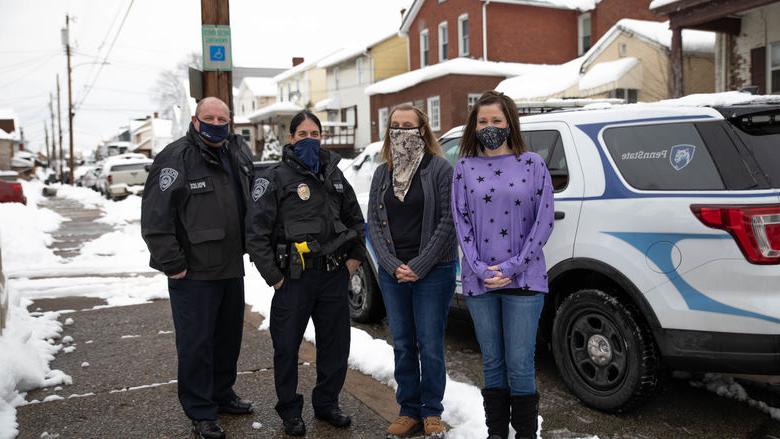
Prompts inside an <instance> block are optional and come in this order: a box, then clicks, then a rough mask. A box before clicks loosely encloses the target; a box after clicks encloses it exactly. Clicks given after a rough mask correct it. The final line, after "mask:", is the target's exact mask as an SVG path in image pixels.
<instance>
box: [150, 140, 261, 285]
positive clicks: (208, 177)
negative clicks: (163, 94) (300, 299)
mask: <svg viewBox="0 0 780 439" xmlns="http://www.w3.org/2000/svg"><path fill="white" fill-rule="evenodd" d="M227 147H228V151H229V152H230V156H231V162H232V163H233V172H234V173H235V174H236V175H238V176H239V180H240V182H241V192H242V193H241V196H242V197H243V198H244V204H245V205H246V206H248V205H249V202H250V201H251V199H252V198H251V195H250V189H251V184H252V179H253V174H254V171H253V167H252V156H251V153H250V151H249V149H248V148H247V147H246V145H245V144H244V141H243V139H242V138H241V137H239V136H235V135H231V136H230V137H229V139H228V143H227ZM235 188H236V185H235V183H234V181H233V180H232V179H231V177H230V175H229V174H228V173H227V172H226V171H225V169H224V168H223V167H222V164H221V163H220V160H219V157H218V156H217V154H216V152H215V151H214V150H213V149H212V148H210V147H209V146H207V145H206V144H205V143H203V141H202V140H201V138H200V136H199V135H198V133H197V132H196V131H195V128H194V127H193V126H192V125H190V129H189V131H188V132H187V135H186V136H184V137H182V138H181V139H178V140H176V141H175V142H173V143H171V144H170V145H168V146H166V147H165V149H163V150H162V151H161V152H160V153H159V154H158V155H157V157H155V159H154V163H153V164H152V167H151V169H150V171H149V177H148V178H147V179H146V185H145V187H144V195H143V201H142V203H141V234H142V235H143V238H144V241H146V245H147V247H148V248H149V253H150V254H151V258H150V259H151V261H150V263H149V265H150V266H151V267H152V268H154V269H157V270H160V271H162V272H164V273H165V274H167V275H172V274H176V273H180V272H182V271H184V270H185V269H186V270H187V278H189V279H196V280H217V279H228V278H235V277H241V276H243V275H244V265H243V254H244V250H245V245H244V244H245V243H244V233H243V231H242V225H243V218H242V217H241V216H240V210H241V208H240V207H239V206H237V204H238V203H237V199H236V196H235V192H234V191H235Z"/></svg>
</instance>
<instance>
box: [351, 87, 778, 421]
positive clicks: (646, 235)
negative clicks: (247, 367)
mask: <svg viewBox="0 0 780 439" xmlns="http://www.w3.org/2000/svg"><path fill="white" fill-rule="evenodd" d="M520 125H521V129H522V131H523V133H522V135H523V138H524V140H525V142H526V144H527V145H528V147H529V148H530V149H531V150H533V151H535V152H537V153H539V154H540V155H541V156H542V157H544V158H545V160H546V162H547V166H548V168H549V171H550V174H551V176H552V180H553V184H554V188H555V207H556V209H555V220H556V224H555V229H554V232H553V234H552V236H551V238H550V240H549V241H548V243H547V245H546V247H545V249H544V250H545V257H546V260H547V266H548V270H549V272H548V273H549V281H550V293H549V294H548V296H547V300H546V304H545V310H544V312H543V314H542V321H541V323H540V330H539V333H540V334H539V335H540V336H541V337H543V338H544V339H545V340H547V341H548V342H549V344H550V346H551V349H552V352H553V355H554V357H555V361H556V364H557V366H558V369H559V371H560V373H561V376H562V377H563V379H564V381H565V382H566V384H567V385H568V387H569V388H570V390H571V391H572V392H573V393H574V394H576V395H577V397H579V398H580V399H581V400H582V401H583V402H584V403H585V404H587V405H589V406H591V407H594V408H597V409H600V410H604V411H608V412H622V411H626V410H629V409H631V408H633V407H636V406H638V405H639V404H641V403H642V402H643V401H645V400H646V399H647V398H648V397H650V396H651V395H652V394H653V392H654V390H655V389H656V388H657V387H658V383H659V379H660V378H661V376H662V373H663V372H662V371H663V370H664V369H672V370H693V371H711V372H735V373H750V374H780V99H779V100H778V101H775V102H773V103H769V102H768V101H766V100H765V101H764V102H763V103H748V104H740V105H730V106H723V107H694V106H680V105H663V104H638V105H625V106H616V107H612V108H605V109H592V110H574V111H564V112H552V113H546V114H539V115H532V116H525V117H522V118H521V120H520ZM462 131H463V127H458V128H455V129H453V130H451V131H450V132H448V133H447V134H445V135H444V136H443V137H442V138H441V139H440V142H441V144H442V146H443V148H444V150H445V154H446V156H447V158H449V159H450V160H451V161H453V162H454V160H455V159H456V158H457V154H458V145H459V143H460V137H461V135H462ZM367 247H368V249H369V255H370V258H371V260H369V261H368V263H369V264H368V266H369V267H371V268H372V269H373V270H369V269H366V270H361V271H360V273H359V274H358V275H357V276H355V277H354V278H353V279H352V285H351V295H350V303H351V306H352V313H353V318H354V319H355V320H358V321H367V320H371V319H373V318H377V317H379V316H380V315H381V313H382V302H381V295H380V294H379V290H378V287H377V286H376V282H375V281H374V278H372V276H371V275H372V274H373V275H375V274H376V267H377V264H376V258H375V255H374V254H373V250H372V249H371V243H370V242H368V243H367ZM364 265H366V264H364ZM458 293H460V291H458ZM453 302H454V303H453V305H454V306H456V307H465V306H464V303H463V298H462V296H461V295H460V294H456V298H455V300H454V301H453Z"/></svg>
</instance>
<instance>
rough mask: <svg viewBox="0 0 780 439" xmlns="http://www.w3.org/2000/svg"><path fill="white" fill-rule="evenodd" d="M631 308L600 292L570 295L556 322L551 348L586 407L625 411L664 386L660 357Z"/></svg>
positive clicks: (587, 290) (565, 377)
mask: <svg viewBox="0 0 780 439" xmlns="http://www.w3.org/2000/svg"><path fill="white" fill-rule="evenodd" d="M638 315H639V314H638V312H637V311H636V310H635V308H634V307H633V306H631V305H629V304H626V303H623V302H621V301H620V300H618V299H617V298H616V297H614V296H611V295H609V294H607V293H605V292H603V291H600V290H597V289H586V290H580V291H577V292H576V293H574V294H572V295H570V296H569V297H567V298H566V299H565V300H564V301H563V303H561V305H560V307H558V310H557V312H556V315H555V320H554V322H553V334H552V350H553V356H554V357H555V363H556V365H557V366H558V371H559V372H560V374H561V377H562V378H563V381H564V382H565V383H566V385H567V386H568V387H569V390H570V391H571V392H572V393H574V394H575V395H576V396H577V397H578V398H579V399H580V400H581V401H582V402H583V403H585V405H588V406H590V407H593V408H595V409H598V410H602V411H605V412H609V413H622V412H626V411H630V410H632V409H634V408H636V407H638V406H640V405H642V404H643V403H644V402H645V401H646V400H647V399H648V398H650V397H651V396H653V394H654V392H655V390H656V388H657V387H658V384H659V378H660V373H661V372H660V370H659V369H660V367H659V354H658V349H657V348H656V346H655V343H654V341H653V337H652V335H651V333H650V330H649V329H648V328H647V325H646V324H645V323H644V322H643V321H642V320H640V319H639V318H637V316H638Z"/></svg>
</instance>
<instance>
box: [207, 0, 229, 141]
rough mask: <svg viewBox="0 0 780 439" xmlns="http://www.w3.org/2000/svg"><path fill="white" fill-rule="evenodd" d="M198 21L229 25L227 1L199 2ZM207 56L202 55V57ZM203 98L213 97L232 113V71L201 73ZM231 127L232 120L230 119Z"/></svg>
mask: <svg viewBox="0 0 780 439" xmlns="http://www.w3.org/2000/svg"><path fill="white" fill-rule="evenodd" d="M200 19H201V24H202V25H203V26H207V25H222V26H229V25H230V1H229V0H200ZM207 56H209V54H208V53H204V54H203V57H204V59H205V57H207ZM203 96H204V97H207V96H215V97H218V98H219V99H221V100H222V101H224V102H225V103H226V104H227V106H228V108H230V112H231V114H232V113H233V72H232V71H217V72H212V71H204V72H203ZM231 126H232V118H231Z"/></svg>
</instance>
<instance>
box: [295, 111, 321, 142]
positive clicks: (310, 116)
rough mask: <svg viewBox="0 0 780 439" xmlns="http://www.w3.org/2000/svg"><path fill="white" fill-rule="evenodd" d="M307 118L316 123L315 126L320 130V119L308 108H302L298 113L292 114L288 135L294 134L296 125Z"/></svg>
mask: <svg viewBox="0 0 780 439" xmlns="http://www.w3.org/2000/svg"><path fill="white" fill-rule="evenodd" d="M306 119H309V120H310V121H312V122H314V123H316V124H317V128H319V129H320V132H322V123H321V122H320V119H319V118H318V117H317V116H315V115H314V113H312V112H311V111H309V110H303V111H301V112H300V113H298V114H296V115H295V116H293V118H292V121H290V135H291V136H293V135H295V130H297V129H298V125H300V124H302V123H303V121H304V120H306Z"/></svg>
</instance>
